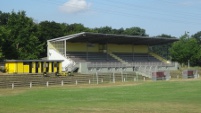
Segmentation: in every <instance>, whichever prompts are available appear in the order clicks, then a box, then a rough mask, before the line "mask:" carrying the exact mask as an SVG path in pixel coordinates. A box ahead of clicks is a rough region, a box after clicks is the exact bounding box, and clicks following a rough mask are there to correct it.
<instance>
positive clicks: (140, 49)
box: [66, 42, 148, 53]
mask: <svg viewBox="0 0 201 113" xmlns="http://www.w3.org/2000/svg"><path fill="white" fill-rule="evenodd" d="M90 45H91V46H88V47H87V43H71V42H67V43H66V50H67V52H86V51H88V52H100V51H101V50H102V49H103V48H102V45H101V44H97V43H93V44H90ZM106 46H107V50H108V51H110V52H124V53H132V52H135V53H147V52H148V46H147V45H134V46H133V45H119V44H107V45H106Z"/></svg>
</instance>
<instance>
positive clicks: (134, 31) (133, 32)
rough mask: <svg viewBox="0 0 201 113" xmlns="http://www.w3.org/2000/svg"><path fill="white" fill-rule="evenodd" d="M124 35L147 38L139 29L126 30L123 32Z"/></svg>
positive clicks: (143, 31)
mask: <svg viewBox="0 0 201 113" xmlns="http://www.w3.org/2000/svg"><path fill="white" fill-rule="evenodd" d="M124 34H126V35H139V36H147V34H146V32H145V30H144V29H141V28H140V27H131V28H126V29H125V31H124Z"/></svg>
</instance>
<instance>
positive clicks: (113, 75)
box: [113, 72, 115, 83]
mask: <svg viewBox="0 0 201 113" xmlns="http://www.w3.org/2000/svg"><path fill="white" fill-rule="evenodd" d="M113 83H115V74H114V72H113Z"/></svg>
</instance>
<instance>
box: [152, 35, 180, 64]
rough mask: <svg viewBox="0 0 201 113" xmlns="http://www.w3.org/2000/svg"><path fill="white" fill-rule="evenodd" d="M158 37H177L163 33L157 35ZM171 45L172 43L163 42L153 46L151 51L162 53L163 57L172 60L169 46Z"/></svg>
mask: <svg viewBox="0 0 201 113" xmlns="http://www.w3.org/2000/svg"><path fill="white" fill-rule="evenodd" d="M156 38H176V37H174V36H171V35H167V34H161V35H158V36H156ZM170 47H171V44H170V43H168V44H162V45H154V46H152V47H151V51H152V52H154V53H157V54H158V55H160V56H161V57H163V58H165V59H167V60H170V58H171V57H170V54H169V48H170Z"/></svg>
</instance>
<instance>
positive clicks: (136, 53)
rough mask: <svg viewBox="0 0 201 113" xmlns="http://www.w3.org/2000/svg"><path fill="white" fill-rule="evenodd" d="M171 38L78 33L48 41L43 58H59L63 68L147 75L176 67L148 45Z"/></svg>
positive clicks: (164, 41)
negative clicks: (45, 55)
mask: <svg viewBox="0 0 201 113" xmlns="http://www.w3.org/2000/svg"><path fill="white" fill-rule="evenodd" d="M175 41H178V39H175V38H163V37H147V36H130V35H114V34H101V33H89V32H82V33H77V34H73V35H68V36H63V37H58V38H54V39H51V40H48V41H47V45H48V46H47V58H48V60H63V63H62V70H63V71H74V70H77V71H78V72H79V73H82V74H88V73H94V72H97V71H99V72H114V71H115V72H116V71H119V72H122V71H124V72H138V73H140V74H141V75H143V76H146V77H151V73H152V72H153V71H156V70H159V69H164V68H167V67H168V69H171V68H172V69H173V68H175V69H177V66H176V64H175V63H173V62H169V61H168V60H167V59H164V58H162V57H160V55H157V54H156V53H153V52H152V51H151V49H150V47H151V46H154V45H161V44H167V43H173V42H175Z"/></svg>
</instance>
